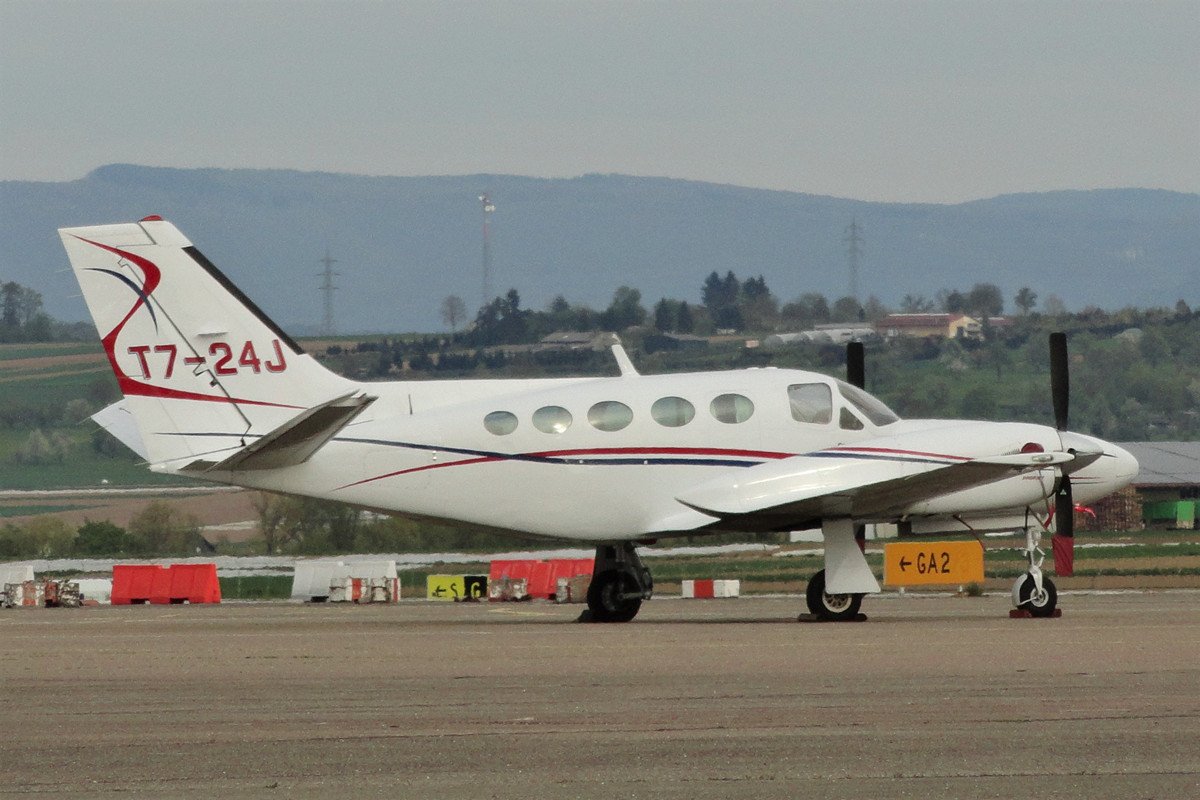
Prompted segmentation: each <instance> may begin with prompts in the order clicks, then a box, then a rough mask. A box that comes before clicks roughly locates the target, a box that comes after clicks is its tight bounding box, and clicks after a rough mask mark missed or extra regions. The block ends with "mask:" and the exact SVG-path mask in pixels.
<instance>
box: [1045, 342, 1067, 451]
mask: <svg viewBox="0 0 1200 800" xmlns="http://www.w3.org/2000/svg"><path fill="white" fill-rule="evenodd" d="M1050 396H1051V399H1052V400H1053V401H1054V427H1056V428H1058V429H1059V430H1060V431H1065V430H1066V429H1067V410H1068V408H1069V406H1070V399H1071V376H1070V373H1069V371H1068V366H1067V335H1066V334H1065V333H1063V332H1062V331H1058V332H1055V333H1052V334H1050Z"/></svg>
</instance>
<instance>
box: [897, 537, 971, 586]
mask: <svg viewBox="0 0 1200 800" xmlns="http://www.w3.org/2000/svg"><path fill="white" fill-rule="evenodd" d="M883 582H884V583H886V584H887V585H889V586H934V585H938V584H950V583H982V582H983V545H981V544H980V543H979V542H892V543H889V544H886V545H884V547H883Z"/></svg>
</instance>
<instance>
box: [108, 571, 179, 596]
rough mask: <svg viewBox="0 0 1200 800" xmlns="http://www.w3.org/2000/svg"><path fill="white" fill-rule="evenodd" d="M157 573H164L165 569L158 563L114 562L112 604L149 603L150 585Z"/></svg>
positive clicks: (152, 583)
mask: <svg viewBox="0 0 1200 800" xmlns="http://www.w3.org/2000/svg"><path fill="white" fill-rule="evenodd" d="M159 573H166V569H165V568H164V567H161V566H159V565H158V564H114V565H113V588H112V604H113V605H114V606H127V605H130V604H131V603H149V602H150V594H151V587H152V586H153V585H154V578H155V576H156V575H157V574H159Z"/></svg>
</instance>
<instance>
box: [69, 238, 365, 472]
mask: <svg viewBox="0 0 1200 800" xmlns="http://www.w3.org/2000/svg"><path fill="white" fill-rule="evenodd" d="M59 235H60V236H61V237H62V241H63V246H64V247H65V248H66V250H67V256H68V257H69V258H70V260H71V266H72V268H73V269H74V271H75V277H76V279H77V280H78V281H79V285H80V287H81V288H82V289H83V296H84V299H85V300H86V301H87V305H88V309H89V311H91V314H92V318H93V320H95V323H96V329H97V330H98V331H99V333H100V337H101V342H102V344H103V345H104V351H105V353H107V355H108V360H109V363H110V364H111V365H112V369H113V372H114V373H115V374H116V377H117V382H118V384H119V386H120V388H121V392H122V393H123V394H124V395H125V398H126V399H125V402H124V407H125V409H126V410H128V411H129V412H130V413H131V414H132V415H133V418H134V420H135V421H136V423H137V426H138V430H139V432H140V433H141V439H142V442H143V443H144V444H145V449H146V456H147V458H148V460H149V461H150V462H151V465H152V466H153V467H154V468H156V469H158V470H161V471H168V472H173V471H176V470H179V469H184V468H186V467H187V466H188V465H189V464H192V463H193V462H197V461H204V462H208V463H213V462H220V461H222V460H224V459H225V458H227V457H228V456H230V455H231V454H232V453H234V452H236V451H238V450H240V449H241V448H243V447H245V446H246V445H247V444H248V443H249V442H251V441H252V440H255V439H257V438H259V437H261V436H263V435H265V434H267V433H268V432H270V431H272V430H274V429H276V428H278V427H279V426H280V425H282V424H284V423H286V422H287V421H288V420H291V419H294V418H295V417H297V416H298V415H299V414H301V413H303V412H305V411H306V410H307V409H309V408H311V407H313V406H315V405H318V404H321V403H326V402H328V401H330V400H332V399H334V398H337V397H340V396H343V395H346V394H347V393H348V392H352V391H353V390H354V388H355V386H354V384H352V383H350V382H348V381H346V380H344V379H343V378H341V377H339V376H337V375H335V374H333V373H331V372H329V371H328V370H326V369H325V368H324V367H322V366H321V365H320V364H318V363H317V362H316V361H315V360H314V359H313V358H312V357H311V356H308V355H306V354H305V353H304V351H303V350H301V349H300V346H299V345H297V344H296V343H295V342H294V341H293V340H292V339H291V338H290V337H289V336H288V335H287V334H286V333H284V332H283V330H281V329H280V328H279V326H278V325H276V324H275V323H274V322H272V321H271V320H270V319H268V318H267V316H266V315H265V314H264V313H263V312H262V311H261V310H259V308H258V307H257V306H256V305H254V303H252V302H251V301H250V300H249V299H248V298H246V297H245V296H244V295H243V294H242V293H241V292H240V291H238V289H237V287H235V286H234V285H233V284H232V283H230V281H229V279H228V278H226V277H225V276H224V275H223V274H221V272H220V271H219V270H218V269H217V268H216V267H215V266H213V264H212V263H211V262H210V261H209V260H208V259H206V258H205V257H204V256H203V255H202V254H201V253H200V251H199V250H197V249H196V248H195V247H194V246H193V245H192V243H191V242H189V241H188V240H187V239H186V238H185V237H184V236H183V234H181V233H180V232H179V230H178V229H176V228H175V226H174V225H172V224H171V223H169V222H164V221H162V220H161V219H159V218H158V217H147V218H146V219H144V220H142V221H141V222H137V223H129V224H123V225H101V226H95V227H87V228H62V229H60V230H59Z"/></svg>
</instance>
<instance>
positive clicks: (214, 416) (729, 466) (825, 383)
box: [59, 217, 1137, 622]
mask: <svg viewBox="0 0 1200 800" xmlns="http://www.w3.org/2000/svg"><path fill="white" fill-rule="evenodd" d="M59 233H60V235H61V237H62V241H63V245H64V246H65V247H66V250H67V254H68V256H69V257H70V260H71V265H72V267H73V268H74V271H75V276H76V277H77V278H78V280H79V284H80V286H81V287H82V288H83V294H84V297H85V299H86V301H87V304H88V308H89V309H90V311H91V314H92V317H93V318H94V320H95V322H96V327H97V329H98V331H99V333H100V335H101V337H102V339H101V341H102V342H103V345H104V350H105V352H106V353H107V354H108V359H109V362H110V363H111V365H112V369H113V371H114V372H115V373H116V376H117V381H118V383H119V385H120V389H121V392H122V393H123V394H124V399H123V400H121V401H119V402H118V403H116V404H114V405H112V406H110V407H109V408H107V409H105V410H104V411H102V412H100V413H98V414H97V415H96V420H97V422H99V423H100V424H101V425H103V426H104V427H105V428H107V429H108V430H110V431H112V432H113V433H114V434H116V435H117V436H118V438H120V439H121V440H122V441H123V442H124V443H125V444H126V445H128V446H130V447H131V448H132V449H133V450H135V451H137V452H138V453H139V454H140V455H141V456H142V457H143V458H145V459H146V460H147V462H148V463H149V466H150V469H152V470H154V471H156V472H164V473H171V474H179V475H186V476H189V477H193V478H202V479H204V480H208V481H215V482H218V483H225V484H233V485H238V486H245V487H250V488H254V489H263V490H268V491H275V492H285V493H288V494H293V495H307V496H312V497H319V498H326V499H329V500H338V501H341V502H345V503H350V504H352V505H355V506H359V507H362V508H369V509H375V510H379V511H383V512H387V513H395V514H402V515H405V516H410V517H416V518H427V519H437V520H449V521H453V522H456V523H465V524H469V525H474V526H478V527H481V528H488V529H494V530H506V531H519V532H523V533H528V534H540V535H545V536H553V537H560V538H567V539H575V540H579V541H583V542H592V543H595V544H596V561H595V570H594V575H593V578H592V583H591V586H590V588H589V591H588V607H589V612H590V617H591V619H593V620H595V621H603V622H625V621H628V620H631V619H633V617H634V616H635V615H636V614H637V612H638V609H639V608H640V606H641V603H642V601H643V600H646V599H649V597H650V595H651V592H652V588H653V582H652V579H651V576H650V571H649V570H648V569H647V568H646V567H645V566H644V564H643V563H642V561H641V559H640V558H639V557H638V554H637V552H636V549H635V546H636V545H637V544H639V543H649V542H651V541H653V540H657V539H662V538H667V537H671V536H679V535H685V534H702V533H719V532H727V531H748V532H765V531H792V530H798V529H804V528H815V527H820V528H821V530H822V532H823V538H824V541H825V568H824V569H823V570H822V571H820V572H818V573H817V574H816V575H815V576H813V578H812V579H811V581H810V582H809V585H808V591H807V602H808V607H809V610H810V611H811V612H812V613H813V614H815V615H816V616H817V617H819V618H824V619H849V618H852V617H854V616H856V615H857V614H858V610H859V606H860V604H861V602H862V597H863V595H864V594H866V593H869V592H878V591H879V590H880V589H879V584H878V583H877V582H876V580H875V577H874V575H873V574H872V572H871V570H870V568H869V567H868V565H867V561H866V559H865V558H864V556H863V552H862V549H861V547H860V544H859V542H858V541H857V540H856V529H858V530H861V526H862V524H863V523H868V522H899V523H901V524H904V525H905V526H906V528H909V529H911V530H913V531H925V532H932V531H941V532H945V531H949V530H956V531H960V532H965V531H968V530H988V529H992V530H994V529H997V528H998V527H999V529H1004V530H1014V529H1020V528H1024V529H1025V531H1026V538H1027V548H1026V550H1027V557H1028V559H1029V571H1028V572H1027V573H1025V574H1024V575H1022V576H1021V578H1020V579H1018V581H1017V584H1016V585H1015V586H1014V589H1013V595H1014V602H1015V603H1017V604H1018V605H1019V606H1024V607H1026V608H1028V609H1030V610H1031V611H1032V612H1033V613H1034V614H1035V615H1048V614H1050V613H1051V612H1052V611H1053V610H1054V606H1055V603H1056V592H1055V588H1054V584H1053V582H1052V581H1051V580H1050V579H1049V578H1048V577H1047V576H1045V575H1044V574H1043V573H1042V571H1041V569H1040V565H1041V563H1042V560H1043V558H1044V553H1043V551H1042V550H1041V549H1040V548H1039V546H1038V545H1039V542H1040V534H1041V529H1042V527H1043V522H1044V523H1045V524H1048V523H1049V521H1050V518H1051V517H1055V516H1056V517H1057V519H1058V533H1059V534H1060V535H1067V536H1069V535H1070V533H1071V527H1070V520H1071V509H1072V507H1073V502H1075V501H1077V502H1089V501H1093V500H1096V499H1099V498H1101V497H1103V496H1105V495H1107V494H1109V493H1110V492H1113V491H1115V490H1117V489H1119V488H1121V487H1123V486H1125V485H1126V484H1128V483H1129V481H1130V480H1132V478H1133V477H1134V475H1135V474H1136V473H1137V462H1136V461H1135V460H1134V459H1133V457H1132V456H1130V455H1129V453H1127V452H1125V451H1124V450H1122V449H1121V448H1119V447H1116V446H1114V445H1112V444H1109V443H1107V442H1103V441H1099V440H1097V439H1094V438H1092V437H1089V436H1084V435H1081V434H1077V433H1070V432H1068V431H1066V430H1065V428H1066V394H1067V389H1066V349H1065V340H1063V339H1062V338H1061V335H1056V336H1058V337H1059V338H1058V339H1057V340H1053V339H1052V352H1053V354H1054V357H1053V365H1054V370H1053V376H1054V378H1053V381H1052V382H1053V383H1054V384H1055V386H1054V397H1055V414H1056V417H1057V422H1058V425H1057V428H1052V427H1047V426H1042V425H1029V424H1020V423H996V422H968V421H954V420H901V419H899V418H898V417H897V416H896V415H895V414H894V413H893V412H892V411H891V410H889V409H888V408H887V406H885V405H884V404H883V403H881V402H880V401H879V400H877V399H875V398H874V397H872V396H871V395H869V394H867V393H866V392H865V391H863V390H862V389H861V388H858V387H856V386H853V385H851V384H850V383H844V382H842V381H840V380H837V379H834V378H830V377H828V376H825V375H821V374H817V373H812V372H801V371H798V370H785V369H773V368H772V369H747V370H733V371H726V372H701V373H693V374H679V375H639V374H638V373H637V371H636V370H635V369H634V367H633V365H632V363H631V362H630V360H629V358H628V357H627V356H626V354H625V352H624V350H623V349H621V348H620V346H619V345H618V346H615V347H614V348H613V352H614V355H615V357H616V359H617V361H618V364H619V366H620V372H621V374H620V376H619V377H610V378H564V379H545V380H541V379H538V380H445V381H390V382H379V383H375V382H371V383H360V382H357V381H352V380H347V379H346V378H342V377H339V376H338V375H335V374H333V373H331V372H329V371H328V370H326V369H325V368H324V367H322V366H321V365H320V364H318V363H317V361H316V360H315V359H313V358H312V357H311V356H309V355H307V354H305V353H304V351H303V350H301V348H300V347H299V346H298V345H297V344H296V343H295V342H294V341H292V339H291V338H289V337H288V335H287V334H286V333H284V332H283V331H282V330H281V329H280V328H279V327H278V326H277V325H275V324H274V323H273V322H272V321H271V320H270V319H268V318H267V316H266V315H265V314H264V313H263V312H262V311H260V310H259V309H258V307H257V306H255V305H254V303H252V302H251V301H250V300H249V299H248V298H246V297H245V296H244V295H242V293H241V292H240V291H239V290H238V289H237V288H236V287H235V286H234V285H233V284H232V283H230V281H229V280H228V278H226V277H225V276H224V275H223V274H222V273H221V272H219V271H218V270H217V269H216V267H214V266H213V264H212V263H210V262H209V261H208V259H206V258H205V257H204V256H203V255H201V253H200V251H199V250H197V249H196V248H195V247H194V246H193V245H192V243H191V242H189V241H188V240H187V239H186V238H184V236H183V235H182V234H181V233H180V232H179V230H178V229H176V228H175V226H173V225H172V224H170V223H169V222H164V221H163V220H162V219H161V218H159V217H147V218H146V219H143V220H141V221H140V222H137V223H129V224H120V225H102V226H96V227H85V228H64V229H62V230H60V231H59ZM861 363H862V362H861V348H860V349H858V350H856V351H852V360H851V367H852V371H853V372H855V373H857V375H858V378H857V380H856V381H855V380H854V379H853V378H852V382H857V383H858V384H859V386H861V384H862V380H861ZM1072 486H1074V490H1073V491H1074V494H1073V495H1072ZM1055 504H1057V508H1058V513H1057V514H1055V513H1054V511H1053V506H1054V505H1055ZM1039 515H1040V516H1041V517H1043V520H1039V519H1038V517H1039Z"/></svg>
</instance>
